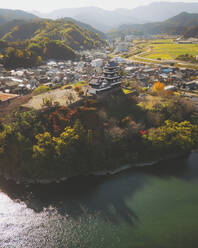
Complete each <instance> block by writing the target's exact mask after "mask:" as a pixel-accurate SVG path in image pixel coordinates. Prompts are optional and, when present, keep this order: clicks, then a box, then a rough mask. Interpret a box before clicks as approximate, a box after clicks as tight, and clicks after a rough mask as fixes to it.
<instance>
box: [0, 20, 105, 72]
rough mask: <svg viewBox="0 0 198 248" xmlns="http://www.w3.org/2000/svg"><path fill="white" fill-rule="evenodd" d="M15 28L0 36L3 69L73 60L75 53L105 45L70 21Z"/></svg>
mask: <svg viewBox="0 0 198 248" xmlns="http://www.w3.org/2000/svg"><path fill="white" fill-rule="evenodd" d="M17 24H18V25H16V26H13V27H12V28H11V30H10V31H9V32H7V33H5V32H4V33H2V35H0V39H1V40H0V53H1V54H2V55H3V58H2V61H1V63H3V64H4V66H5V67H6V68H13V67H29V66H34V65H37V64H40V63H41V62H42V60H43V59H74V58H75V57H76V54H75V51H76V50H80V49H93V48H97V47H100V46H104V45H105V44H106V43H105V41H104V40H103V39H101V38H100V37H99V35H98V34H97V33H93V32H90V31H88V30H87V29H83V28H81V27H79V26H78V25H76V24H74V23H72V22H70V21H65V20H57V21H53V20H47V19H46V20H44V19H39V20H34V21H24V22H22V23H17ZM9 25H11V24H10V23H9ZM11 26H12V25H11Z"/></svg>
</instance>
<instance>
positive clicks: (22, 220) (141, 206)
mask: <svg viewBox="0 0 198 248" xmlns="http://www.w3.org/2000/svg"><path fill="white" fill-rule="evenodd" d="M0 247H1V248H103V247H104V248H133V247H134V248H196V247H198V154H197V153H193V154H192V155H191V156H190V157H189V158H188V159H186V160H185V159H181V160H174V161H171V162H170V161H168V162H165V163H163V164H162V165H161V166H160V167H157V168H144V169H143V168H141V169H131V170H128V171H125V172H123V173H120V174H118V175H115V176H110V177H84V178H75V179H72V180H70V181H69V182H66V183H63V184H60V185H56V184H51V185H45V186H34V187H33V186H31V187H27V186H22V185H15V184H14V183H12V182H7V181H5V180H4V179H0Z"/></svg>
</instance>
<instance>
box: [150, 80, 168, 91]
mask: <svg viewBox="0 0 198 248" xmlns="http://www.w3.org/2000/svg"><path fill="white" fill-rule="evenodd" d="M164 88H165V84H163V83H161V82H156V83H154V85H153V88H152V91H153V92H156V93H159V92H163V91H164Z"/></svg>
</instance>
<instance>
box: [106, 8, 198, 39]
mask: <svg viewBox="0 0 198 248" xmlns="http://www.w3.org/2000/svg"><path fill="white" fill-rule="evenodd" d="M137 32H139V33H140V34H151V35H156V34H169V35H183V36H184V37H186V38H188V37H196V36H197V35H198V14H189V13H187V12H182V13H180V14H179V15H177V16H174V17H172V18H170V19H168V20H166V21H163V22H153V23H146V24H132V25H121V26H120V27H119V28H117V29H114V30H112V31H111V32H109V34H108V35H109V36H110V37H112V36H123V35H130V34H136V33H137Z"/></svg>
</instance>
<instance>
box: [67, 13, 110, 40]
mask: <svg viewBox="0 0 198 248" xmlns="http://www.w3.org/2000/svg"><path fill="white" fill-rule="evenodd" d="M63 20H64V21H70V22H73V23H75V24H76V25H78V26H79V27H81V28H84V29H87V30H88V31H90V32H93V33H95V34H98V35H99V36H100V38H102V39H106V34H105V33H103V32H101V31H99V30H97V29H95V28H94V27H92V26H91V25H89V24H86V23H84V22H80V21H77V20H75V19H73V18H71V17H65V18H63Z"/></svg>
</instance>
